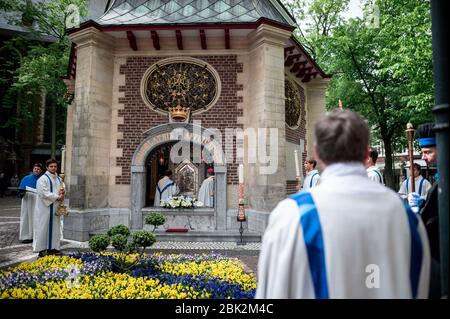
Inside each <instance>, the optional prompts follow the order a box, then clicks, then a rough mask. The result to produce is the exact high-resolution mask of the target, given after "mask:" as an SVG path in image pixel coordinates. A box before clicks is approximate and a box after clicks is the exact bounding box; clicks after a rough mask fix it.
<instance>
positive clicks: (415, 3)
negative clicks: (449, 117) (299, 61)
mask: <svg viewBox="0 0 450 319" xmlns="http://www.w3.org/2000/svg"><path fill="white" fill-rule="evenodd" d="M292 1H294V2H297V3H298V4H300V5H301V4H303V5H304V4H307V5H309V6H308V8H306V9H305V8H303V9H298V6H299V5H297V7H296V6H294V8H297V9H298V12H299V13H300V18H301V19H305V18H306V17H305V13H309V14H310V16H311V17H310V24H309V26H308V24H307V26H308V27H307V28H306V30H307V32H306V33H300V38H299V40H300V41H301V42H302V41H303V42H305V41H306V42H307V43H308V45H307V46H306V47H307V49H308V50H311V54H312V55H313V56H314V58H315V59H316V60H317V62H318V63H319V65H321V66H322V67H323V69H324V70H325V72H327V73H329V74H332V78H331V81H330V86H329V88H328V90H327V102H326V103H327V108H328V109H331V108H335V107H336V106H337V105H338V100H342V101H344V107H347V108H350V109H352V110H354V111H357V112H358V113H360V114H361V115H363V116H364V117H365V118H366V119H367V120H368V123H369V126H370V127H371V129H372V138H373V141H375V140H382V141H383V145H384V150H385V154H386V155H385V156H386V157H385V177H386V185H387V186H390V187H392V188H393V187H394V174H393V156H392V155H393V153H394V152H395V151H398V150H400V149H403V148H404V146H405V145H406V143H405V137H404V130H405V128H406V123H407V122H412V123H413V124H414V126H417V125H418V124H420V123H422V122H425V121H429V120H431V119H432V114H431V112H430V111H429V110H430V109H431V106H432V105H433V79H432V51H431V17H430V3H429V1H423V0H378V1H365V12H366V17H365V19H362V18H355V19H350V20H349V21H345V20H343V19H342V18H340V13H342V11H343V10H344V9H345V8H346V7H347V5H348V1H334V0H310V1H306V0H303V1H302V0H292ZM292 1H291V2H292ZM288 7H289V5H288ZM290 7H292V6H290ZM374 9H375V10H374ZM339 11H340V12H339ZM370 11H372V12H373V14H375V15H377V16H376V19H375V21H371V22H372V23H369V22H370V21H368V19H367V13H368V12H370ZM302 14H303V16H302ZM296 18H297V19H298V17H296ZM302 35H303V37H304V39H303V40H302ZM373 141H372V142H373Z"/></svg>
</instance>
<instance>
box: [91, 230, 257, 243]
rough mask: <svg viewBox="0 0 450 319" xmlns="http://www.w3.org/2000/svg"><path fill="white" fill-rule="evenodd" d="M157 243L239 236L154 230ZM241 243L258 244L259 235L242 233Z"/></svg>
mask: <svg viewBox="0 0 450 319" xmlns="http://www.w3.org/2000/svg"><path fill="white" fill-rule="evenodd" d="M106 232H107V230H99V231H95V232H91V233H89V235H90V237H92V236H94V235H97V234H106ZM154 234H155V236H156V240H157V241H180V242H191V241H192V242H240V241H241V235H240V233H239V231H238V230H234V231H228V232H225V231H214V232H210V231H195V230H192V231H188V232H185V233H172V232H170V233H168V232H165V231H162V230H158V229H157V230H156V231H155V233H154ZM242 242H244V243H259V242H261V235H260V234H258V233H253V232H248V231H244V232H243V233H242Z"/></svg>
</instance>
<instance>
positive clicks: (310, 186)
mask: <svg viewBox="0 0 450 319" xmlns="http://www.w3.org/2000/svg"><path fill="white" fill-rule="evenodd" d="M318 174H319V173H314V174H313V176H311V180H310V181H309V188H312V183H313V180H314V176H316V175H318Z"/></svg>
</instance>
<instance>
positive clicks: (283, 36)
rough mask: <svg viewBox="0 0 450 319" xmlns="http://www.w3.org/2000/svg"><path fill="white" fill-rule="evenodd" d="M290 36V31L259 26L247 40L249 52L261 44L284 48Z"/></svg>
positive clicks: (265, 25) (264, 25) (263, 25)
mask: <svg viewBox="0 0 450 319" xmlns="http://www.w3.org/2000/svg"><path fill="white" fill-rule="evenodd" d="M291 34H292V32H291V31H287V30H283V29H280V28H277V27H274V26H270V25H267V24H261V25H260V26H259V27H258V28H257V29H256V30H254V31H252V32H251V33H250V34H249V35H248V36H247V38H248V39H249V43H250V50H253V49H255V48H257V47H259V46H260V45H262V44H271V45H274V46H279V47H284V46H285V44H286V41H287V40H288V39H289V37H290V36H291Z"/></svg>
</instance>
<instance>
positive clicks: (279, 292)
mask: <svg viewBox="0 0 450 319" xmlns="http://www.w3.org/2000/svg"><path fill="white" fill-rule="evenodd" d="M314 133H315V143H314V151H315V153H316V158H317V159H318V160H319V161H320V162H322V167H324V171H323V172H322V176H321V179H320V184H319V185H318V186H317V187H315V188H313V189H311V190H309V191H302V192H300V193H296V194H294V195H292V196H291V197H290V198H288V199H285V200H283V201H282V202H280V203H279V204H278V206H277V207H276V208H275V209H274V210H273V211H272V213H271V214H270V218H269V224H268V227H267V229H266V232H265V234H264V238H263V242H262V247H261V253H260V257H259V263H258V286H257V292H256V297H257V298H319V299H324V298H364V299H366V298H426V297H427V295H428V287H429V271H430V269H429V268H430V252H429V247H428V239H427V234H426V231H425V228H424V225H423V224H422V221H421V220H420V218H418V216H417V215H415V214H414V213H413V212H412V211H411V210H410V209H409V207H408V206H405V205H404V204H403V202H402V200H401V199H400V198H399V196H398V195H397V194H396V193H395V192H393V191H392V190H390V189H388V188H386V187H384V186H382V185H381V184H377V183H373V182H372V181H371V180H370V179H369V178H368V177H367V173H366V170H365V167H364V163H365V162H366V161H367V158H368V157H369V145H368V144H369V130H368V127H367V124H366V123H365V121H364V120H363V119H362V118H361V117H359V116H358V115H357V114H356V113H354V112H352V111H350V110H335V111H333V112H330V113H329V114H327V115H325V116H324V117H322V118H321V119H320V120H319V121H318V122H317V123H316V125H315V131H314Z"/></svg>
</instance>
